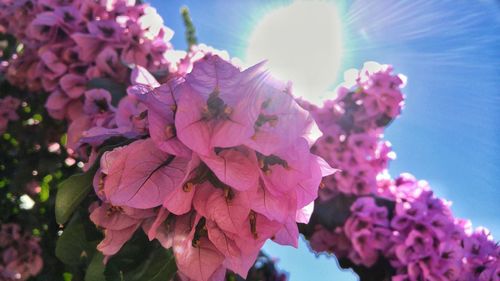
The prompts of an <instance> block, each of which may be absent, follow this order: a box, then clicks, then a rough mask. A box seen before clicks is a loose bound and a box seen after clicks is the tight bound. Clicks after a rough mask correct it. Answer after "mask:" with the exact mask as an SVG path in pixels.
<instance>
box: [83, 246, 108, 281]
mask: <svg viewBox="0 0 500 281" xmlns="http://www.w3.org/2000/svg"><path fill="white" fill-rule="evenodd" d="M105 267H106V266H105V265H104V256H103V255H102V253H101V252H96V253H95V254H94V256H93V257H92V260H91V261H90V264H89V266H88V267H87V271H86V272H85V281H106V278H105V277H104V269H105Z"/></svg>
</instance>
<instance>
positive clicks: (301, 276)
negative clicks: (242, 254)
mask: <svg viewBox="0 0 500 281" xmlns="http://www.w3.org/2000/svg"><path fill="white" fill-rule="evenodd" d="M290 2H291V1H223V0H220V1H180V0H170V1H160V0H154V1H150V3H151V4H152V5H153V6H154V7H156V8H157V9H158V11H159V13H160V14H161V15H162V16H163V18H164V20H165V24H166V25H167V26H169V27H170V28H172V29H173V30H174V31H175V32H176V35H175V36H174V38H173V40H172V43H173V44H174V46H175V47H176V48H178V49H185V47H186V44H185V40H184V27H183V25H182V20H181V17H180V15H179V9H180V7H181V6H183V5H186V6H188V7H189V9H190V11H191V15H192V18H193V21H194V23H195V26H196V29H197V36H198V39H199V41H200V42H203V43H206V44H207V45H211V46H213V47H216V48H219V49H225V50H227V51H229V53H230V54H231V55H232V56H236V57H241V58H244V57H245V54H246V48H247V46H248V40H249V38H250V34H251V33H252V31H253V29H254V28H255V26H257V24H258V23H259V21H260V20H261V19H262V18H263V17H265V16H266V14H269V13H270V12H272V11H273V10H274V9H276V8H279V7H282V6H286V5H289V4H290ZM330 2H331V3H332V5H336V6H337V8H338V11H339V17H340V19H341V22H342V25H343V26H342V37H343V49H344V55H343V57H342V60H341V62H340V71H341V72H342V71H344V70H347V69H349V68H359V67H360V66H362V64H363V62H364V61H367V60H374V61H378V62H381V63H390V64H392V65H394V67H395V69H396V71H397V72H400V73H404V74H405V75H406V76H408V85H407V87H406V88H405V90H404V92H405V94H406V96H407V102H406V107H405V109H404V112H403V115H402V116H401V117H400V118H399V119H397V120H396V121H395V122H393V124H391V126H390V128H389V129H388V130H387V131H386V138H387V139H388V140H390V141H391V143H392V144H393V148H394V150H395V151H396V153H397V155H398V158H397V159H396V160H395V161H393V162H392V163H391V166H390V172H391V174H392V175H397V174H398V173H400V172H411V173H413V174H414V175H416V176H417V177H418V178H420V179H426V180H427V181H429V183H430V184H431V186H432V187H433V188H434V190H435V192H436V193H437V194H438V195H439V196H441V197H444V198H446V199H448V200H451V201H452V202H453V207H452V209H453V211H454V214H455V215H456V216H458V217H463V218H469V219H471V220H472V222H473V224H474V226H479V225H484V226H486V227H487V228H489V229H490V230H492V232H493V234H496V235H495V237H496V239H497V240H498V237H500V218H499V214H500V204H499V203H500V122H499V121H500V79H499V78H500V4H499V2H498V1H495V0H489V1H488V0H477V1H471V0H469V1H467V0H453V1H446V0H443V1H423V0H422V1H395V0H381V1H371V0H358V1H348V2H347V1H330ZM375 5H376V6H375ZM311 32H321V30H312V31H311ZM297 40H301V34H297ZM310 43H311V45H310V46H309V48H310V49H314V42H310ZM309 48H308V49H309ZM310 49H309V50H304V53H303V54H304V55H306V54H307V51H310ZM298 55H301V54H298ZM338 76H339V77H341V76H340V75H338ZM332 86H334V85H332ZM265 249H266V250H267V252H268V253H269V254H271V255H273V256H275V257H277V258H279V260H280V263H279V265H280V266H281V267H282V268H284V269H286V270H287V271H289V272H290V277H291V281H297V280H317V281H322V280H355V278H354V277H353V276H351V275H349V274H348V273H341V272H339V270H338V269H337V267H336V265H335V264H334V262H335V261H334V260H332V259H331V258H330V259H327V258H326V257H322V258H320V259H319V260H317V259H316V258H315V257H314V255H312V254H310V253H309V252H308V250H307V246H306V245H305V244H304V243H302V244H301V246H300V249H299V250H294V249H292V248H289V247H279V246H274V245H271V244H268V245H266V248H265Z"/></svg>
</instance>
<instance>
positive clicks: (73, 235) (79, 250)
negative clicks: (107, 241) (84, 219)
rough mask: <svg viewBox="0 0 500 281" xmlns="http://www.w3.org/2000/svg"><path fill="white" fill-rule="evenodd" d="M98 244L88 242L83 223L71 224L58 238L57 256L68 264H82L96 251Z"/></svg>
mask: <svg viewBox="0 0 500 281" xmlns="http://www.w3.org/2000/svg"><path fill="white" fill-rule="evenodd" d="M96 246H97V245H96V243H88V242H87V239H86V237H85V230H84V227H83V224H81V223H74V224H70V225H68V227H66V229H64V231H63V233H62V235H61V237H59V239H58V240H57V243H56V257H57V258H58V259H59V260H61V261H62V262H63V263H65V264H67V265H80V264H82V263H83V262H85V261H86V260H87V258H88V257H89V256H90V255H92V254H93V252H95V247H96Z"/></svg>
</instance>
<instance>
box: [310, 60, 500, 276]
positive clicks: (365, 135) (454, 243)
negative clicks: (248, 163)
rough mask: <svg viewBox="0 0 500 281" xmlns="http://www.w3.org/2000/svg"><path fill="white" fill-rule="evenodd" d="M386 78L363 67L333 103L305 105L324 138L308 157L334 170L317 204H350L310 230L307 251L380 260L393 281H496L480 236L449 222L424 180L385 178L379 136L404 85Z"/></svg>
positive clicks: (499, 267)
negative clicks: (336, 218) (337, 221)
mask: <svg viewBox="0 0 500 281" xmlns="http://www.w3.org/2000/svg"><path fill="white" fill-rule="evenodd" d="M391 71H392V68H391V67H390V66H380V65H374V64H366V65H365V67H364V68H363V69H362V70H361V71H359V72H350V73H348V74H347V75H346V76H348V77H349V76H350V77H352V79H351V80H352V81H347V82H346V83H345V85H347V86H343V87H340V88H339V90H338V96H337V98H336V99H334V100H331V101H327V102H325V104H324V106H323V107H321V108H318V107H314V106H310V105H307V104H306V106H308V108H309V109H310V110H311V112H312V114H313V115H314V117H315V119H316V121H317V122H318V125H319V127H320V129H321V130H322V132H323V134H324V135H323V137H321V138H320V140H319V141H318V142H317V143H316V144H315V146H314V152H316V153H317V154H318V155H320V156H322V157H324V158H325V160H327V162H328V163H329V164H330V165H332V166H335V167H338V168H339V169H340V171H339V172H338V173H336V174H334V175H332V176H330V177H329V178H327V179H326V180H324V188H323V189H322V190H321V192H320V202H322V203H323V204H328V200H329V199H332V198H333V197H336V196H346V197H352V198H354V199H355V201H354V203H353V204H352V205H350V209H349V210H348V213H349V216H348V217H347V219H346V220H345V222H344V223H343V224H342V225H340V226H335V227H333V229H331V228H327V227H325V226H323V225H316V226H315V227H316V229H315V232H314V233H313V234H312V236H311V238H310V242H311V247H312V248H313V250H315V251H317V252H330V253H334V254H335V255H337V256H338V257H340V258H347V259H348V260H349V261H351V262H352V263H354V264H355V265H362V266H365V267H372V266H375V264H376V263H377V262H378V261H379V260H380V259H385V260H387V261H388V262H389V263H390V265H391V267H392V268H393V269H394V271H395V273H394V276H393V279H392V280H400V281H402V280H412V281H413V280H464V281H465V280H498V279H499V274H500V261H499V259H498V257H499V254H500V249H499V247H498V245H496V244H495V242H494V241H493V240H492V237H491V236H490V235H489V233H488V232H487V231H485V230H483V229H479V230H476V231H475V232H474V231H473V230H472V229H471V227H470V223H469V222H466V221H464V220H460V219H457V218H455V217H454V216H453V215H452V213H451V210H450V209H449V205H450V204H449V203H447V202H445V201H444V200H442V199H439V198H436V197H435V196H434V195H433V193H432V191H431V189H430V187H429V186H428V184H427V183H426V182H425V181H417V180H416V179H415V178H414V177H413V176H411V175H409V174H402V175H401V176H400V177H398V178H397V179H395V180H393V179H391V178H390V176H389V175H388V173H387V167H388V163H389V160H390V159H393V158H394V152H392V151H391V149H390V145H389V143H388V142H387V141H385V140H383V139H382V137H383V129H384V127H385V126H386V125H387V124H388V123H389V122H390V121H391V120H393V119H394V118H396V117H397V115H399V114H400V111H401V106H402V104H403V102H402V101H403V95H402V93H401V89H400V88H401V87H402V86H403V85H404V80H405V79H404V77H402V76H400V75H393V74H391ZM353 86H354V88H353ZM348 87H350V88H348ZM381 201H383V202H385V203H382V202H381Z"/></svg>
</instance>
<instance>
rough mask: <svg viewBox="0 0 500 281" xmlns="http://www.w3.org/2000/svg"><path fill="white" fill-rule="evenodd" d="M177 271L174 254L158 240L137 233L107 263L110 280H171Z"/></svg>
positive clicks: (106, 273) (106, 272) (107, 278)
mask: <svg viewBox="0 0 500 281" xmlns="http://www.w3.org/2000/svg"><path fill="white" fill-rule="evenodd" d="M176 272H177V267H176V264H175V259H174V255H173V253H172V251H171V250H166V249H165V248H163V247H162V246H161V245H160V244H159V243H158V242H157V241H153V242H150V241H149V240H148V239H147V237H146V235H144V233H142V232H136V234H135V235H134V236H133V237H132V239H131V240H129V241H128V242H127V243H125V245H124V246H123V248H122V249H121V250H120V251H119V252H118V253H117V254H116V255H114V256H113V257H111V259H110V260H109V261H108V263H107V265H106V270H105V273H104V274H105V275H106V280H108V281H115V280H120V281H170V280H172V278H173V276H174V275H175V273H176Z"/></svg>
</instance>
